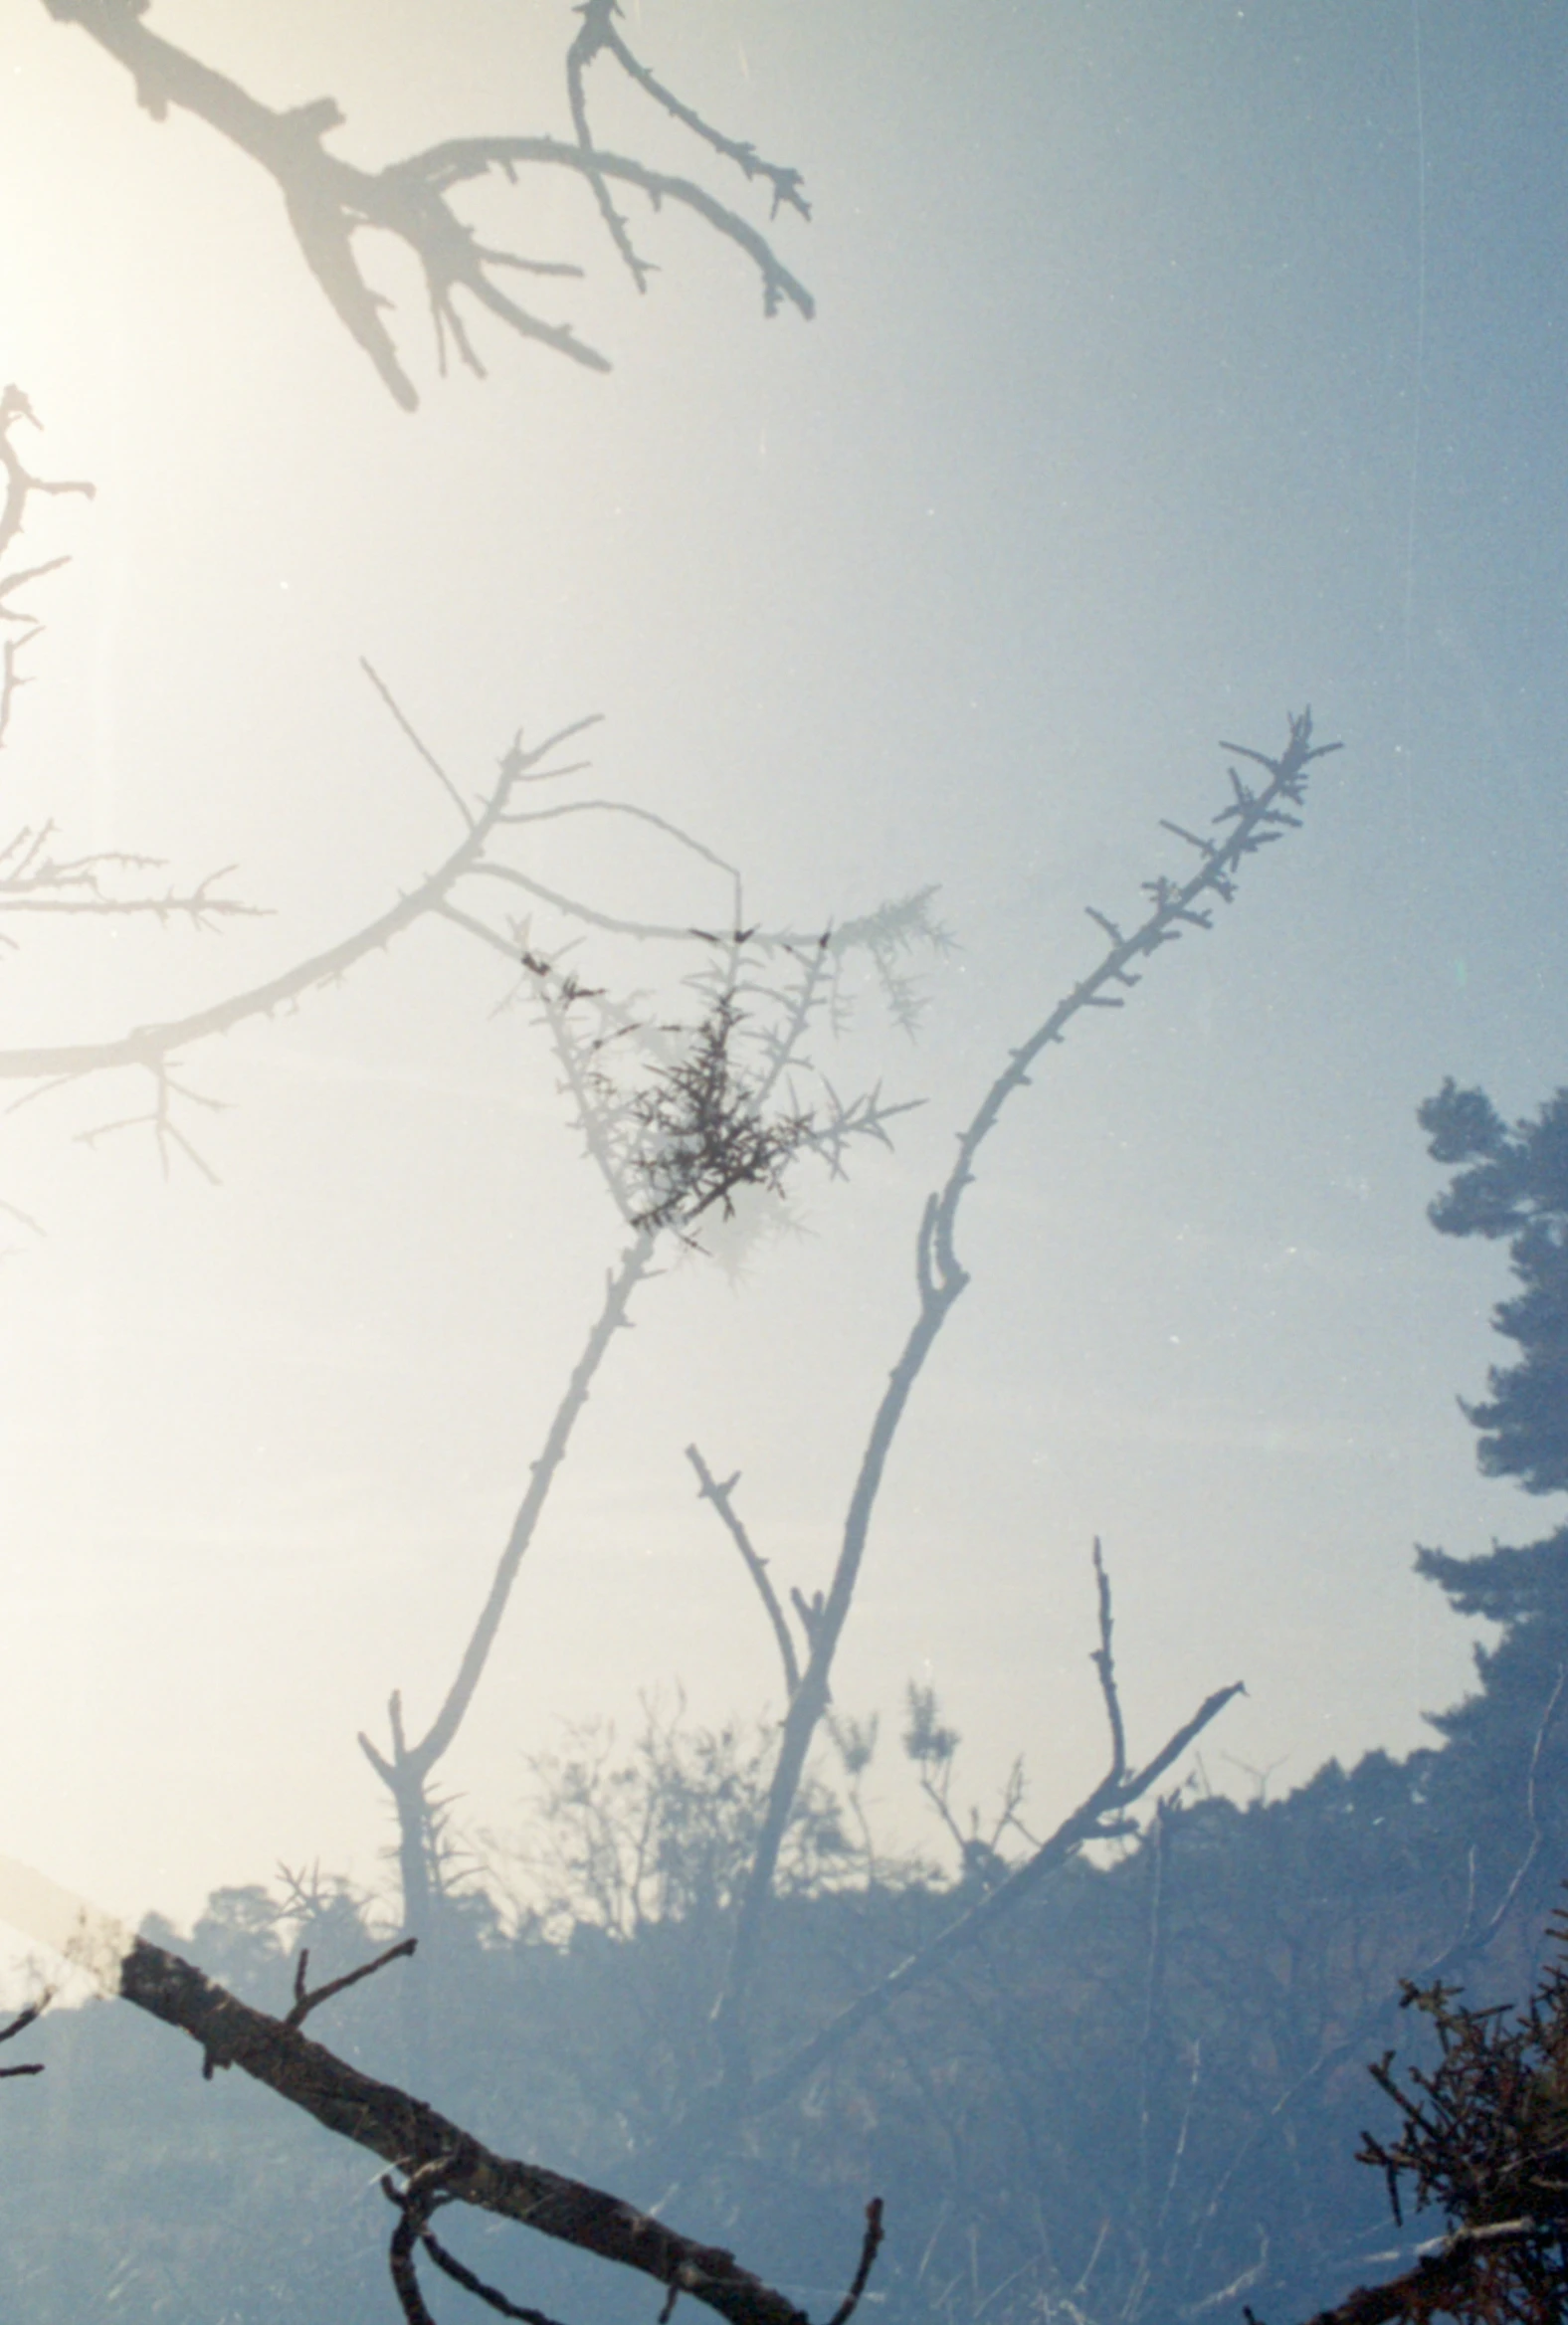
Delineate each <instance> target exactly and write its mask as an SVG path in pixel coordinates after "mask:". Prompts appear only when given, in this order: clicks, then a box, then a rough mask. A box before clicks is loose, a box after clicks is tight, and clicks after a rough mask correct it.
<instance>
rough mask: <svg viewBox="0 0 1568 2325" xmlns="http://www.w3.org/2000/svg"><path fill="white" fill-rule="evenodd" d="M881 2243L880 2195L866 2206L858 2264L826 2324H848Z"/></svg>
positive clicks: (863, 2290) (864, 2287)
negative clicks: (864, 2232) (846, 2288)
mask: <svg viewBox="0 0 1568 2325" xmlns="http://www.w3.org/2000/svg"><path fill="white" fill-rule="evenodd" d="M881 2250H882V2198H881V2197H880V2196H874V2197H873V2198H872V2200H871V2202H870V2204H869V2205H868V2206H867V2207H866V2234H865V2237H864V2239H863V2241H862V2244H861V2258H860V2266H859V2267H858V2268H857V2269H856V2271H855V2274H854V2276H853V2277H852V2278H851V2280H850V2289H849V2291H848V2292H847V2293H846V2294H845V2296H844V2298H843V2300H842V2301H841V2302H840V2303H839V2305H838V2307H837V2308H836V2309H835V2310H834V2312H833V2315H832V2316H831V2317H830V2318H829V2320H828V2325H850V2319H851V2318H852V2317H853V2316H854V2314H855V2312H856V2310H857V2309H858V2308H859V2307H860V2305H861V2295H862V2293H864V2292H865V2290H866V2287H867V2284H868V2283H869V2282H870V2279H871V2273H872V2270H873V2268H874V2267H875V2266H876V2264H877V2255H878V2253H879V2252H880V2251H881Z"/></svg>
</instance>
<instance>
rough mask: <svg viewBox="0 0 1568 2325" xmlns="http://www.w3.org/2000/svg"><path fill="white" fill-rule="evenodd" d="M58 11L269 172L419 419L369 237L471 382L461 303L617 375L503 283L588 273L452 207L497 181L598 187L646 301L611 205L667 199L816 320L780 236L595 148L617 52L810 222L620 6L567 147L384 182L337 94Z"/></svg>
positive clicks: (424, 169)
mask: <svg viewBox="0 0 1568 2325" xmlns="http://www.w3.org/2000/svg"><path fill="white" fill-rule="evenodd" d="M44 5H45V7H46V8H47V9H48V11H49V13H50V15H51V16H53V17H54V18H55V19H56V20H57V22H60V23H65V24H76V25H79V26H80V27H81V29H82V30H83V31H84V32H85V33H86V34H87V35H88V37H89V39H91V40H93V41H96V42H97V43H98V47H99V48H101V49H103V50H104V51H105V52H106V53H107V54H108V55H109V56H111V57H114V58H116V59H117V60H118V62H119V63H120V64H121V65H123V66H124V67H125V69H126V71H127V72H128V73H129V74H130V75H131V78H132V80H133V82H134V84H135V91H136V98H137V102H138V103H140V104H141V105H143V106H144V107H145V108H146V110H147V111H148V112H149V113H151V114H152V116H153V118H154V119H155V120H161V119H163V118H164V116H165V115H166V114H167V112H168V109H169V107H170V106H171V105H176V106H179V107H180V108H181V109H182V110H184V111H186V112H190V113H194V114H195V115H196V116H197V117H198V119H200V120H204V121H205V122H206V123H207V124H208V126H209V127H210V128H213V129H216V130H217V132H218V133H219V135H220V136H223V137H226V138H228V139H229V141H230V142H231V144H234V145H237V146H238V147H239V148H240V150H241V151H242V152H243V153H247V154H249V155H250V157H251V159H252V160H253V161H255V162H257V163H258V164H259V165H260V166H261V167H262V168H263V169H265V170H266V171H267V172H268V174H269V176H271V177H272V178H273V180H274V181H275V183H276V184H277V186H278V189H279V191H280V192H281V194H282V195H283V199H284V207H285V209H286V211H287V212H288V216H289V223H290V226H291V227H292V228H293V230H294V239H295V241H296V242H297V244H298V246H299V251H300V255H301V256H302V258H303V259H304V262H305V264H306V266H307V267H308V268H309V270H310V272H311V274H312V275H313V276H314V277H315V279H316V281H317V283H318V284H319V285H320V287H321V290H322V291H323V292H324V293H325V295H326V297H327V298H328V299H329V300H330V302H331V304H332V307H333V309H334V311H335V312H336V314H337V317H338V319H339V321H340V322H341V323H342V324H343V326H344V328H345V329H346V330H347V331H348V332H349V333H350V334H351V336H352V337H353V338H354V339H355V340H357V341H358V343H359V345H360V346H361V347H362V348H363V349H364V350H365V353H366V354H367V355H368V356H369V358H370V360H371V362H372V363H373V364H374V365H375V367H376V370H377V371H378V372H379V373H380V375H381V378H382V380H383V382H384V383H385V385H386V387H387V388H388V389H389V391H390V392H391V394H392V395H393V396H394V397H395V398H396V400H397V402H398V403H399V404H401V405H402V406H403V408H404V410H405V411H412V410H413V409H414V408H415V406H416V405H417V404H418V402H419V397H418V394H417V392H416V390H415V388H414V384H413V382H412V380H411V379H410V378H409V376H408V373H407V372H406V371H405V369H404V368H403V364H402V360H401V358H400V357H399V354H398V352H397V348H396V346H395V344H394V342H393V339H392V334H391V332H390V331H389V330H388V329H387V326H386V323H385V321H384V320H383V315H384V312H385V310H386V309H387V307H388V306H389V305H390V303H391V302H390V300H389V299H387V298H386V297H385V296H384V295H383V294H382V293H381V292H379V291H375V290H374V289H373V288H372V287H371V284H370V283H369V281H368V280H367V278H366V276H365V274H364V272H363V270H362V268H361V266H360V261H359V252H358V247H357V244H356V240H355V238H356V237H357V236H359V235H361V234H363V233H364V232H365V231H366V230H367V229H373V230H374V231H376V232H378V233H382V234H387V235H390V236H392V237H393V239H394V240H395V241H397V242H400V243H401V244H402V245H403V247H404V248H405V249H406V250H407V251H408V252H409V253H410V254H411V255H412V257H413V258H414V259H415V261H416V262H417V264H418V266H419V268H420V271H421V273H422V274H423V276H424V281H425V292H426V297H427V299H428V301H429V305H430V313H431V319H432V322H433V324H434V327H435V332H436V343H437V351H438V354H439V356H440V359H441V364H442V368H443V369H445V366H446V358H447V349H448V345H449V343H450V345H451V346H452V347H454V348H455V349H456V351H457V354H458V356H459V358H460V360H461V361H462V362H463V363H465V364H466V365H467V366H468V368H469V369H470V370H471V371H474V372H476V373H480V374H483V372H484V364H483V363H482V361H481V359H480V356H479V353H478V351H477V350H476V348H475V346H474V344H473V341H472V340H471V338H470V336H469V329H468V322H467V319H466V317H465V315H464V313H463V311H462V309H461V308H460V307H459V305H458V294H459V292H460V291H461V292H464V293H466V294H467V296H468V297H469V298H470V299H472V300H473V301H474V303H475V304H476V305H478V306H481V307H483V308H484V309H486V311H487V312H489V313H490V314H491V315H493V316H494V317H495V318H496V320H497V321H499V322H500V323H502V324H503V325H504V326H505V327H506V329H508V330H510V331H512V332H514V333H516V334H517V336H519V337H521V338H525V339H531V340H534V341H535V342H537V343H538V344H539V345H541V346H545V347H548V348H550V349H551V350H552V351H553V352H554V353H556V354H558V355H564V356H566V357H567V358H568V359H569V360H570V361H572V362H574V363H580V364H583V365H585V366H586V367H587V368H588V369H590V370H594V371H607V370H608V369H609V368H610V366H609V363H608V361H607V359H606V358H605V356H604V355H602V354H601V353H600V352H599V350H598V349H597V348H595V347H591V346H589V345H588V344H587V342H586V341H585V340H583V339H580V338H579V337H578V336H577V334H576V332H575V331H574V330H573V329H572V328H571V326H570V325H569V324H567V323H560V322H552V321H549V320H547V319H546V318H545V317H543V316H541V315H539V314H537V313H535V312H534V311H533V309H532V308H531V307H527V306H524V305H522V304H521V303H520V302H519V301H518V300H517V299H516V298H515V297H514V296H513V295H512V294H511V292H510V291H507V290H505V289H503V288H502V286H501V283H500V281H499V280H497V278H498V277H499V276H501V275H511V276H515V275H518V274H522V275H532V276H542V277H555V278H560V277H573V276H580V275H581V273H582V269H581V268H580V267H577V266H575V265H571V264H569V263H567V262H564V261H561V260H554V259H534V258H524V257H522V256H520V255H519V254H518V253H516V252H513V251H501V250H494V249H491V248H490V247H489V246H488V245H487V244H485V243H483V242H481V241H480V239H479V236H478V235H477V233H476V232H475V230H474V228H473V227H471V226H470V225H468V224H467V223H466V222H465V220H463V219H462V218H461V217H459V215H458V213H457V212H456V211H455V210H454V209H453V207H452V204H451V202H450V200H449V199H448V197H449V195H450V193H451V191H452V189H453V188H454V187H457V186H460V185H463V184H465V183H467V182H469V181H470V180H473V179H477V178H483V177H486V176H488V175H489V174H490V172H491V171H495V172H498V173H499V174H501V175H502V176H504V177H505V178H506V179H507V180H508V182H510V183H513V184H515V182H516V179H517V175H518V172H519V171H522V170H541V169H542V170H548V171H553V172H559V171H563V170H564V171H565V172H567V173H568V175H571V176H575V177H577V178H580V179H581V180H583V181H584V183H586V184H587V185H588V186H589V187H590V188H591V189H592V191H593V193H594V196H595V199H596V201H597V203H598V205H599V209H600V212H601V215H602V216H603V217H604V219H605V222H606V224H607V226H608V227H609V230H610V233H611V236H612V239H613V240H614V243H615V246H616V249H617V250H618V251H619V252H620V254H621V256H622V258H623V259H624V260H625V261H626V262H627V263H628V264H629V265H630V266H631V268H632V272H633V275H634V277H635V279H636V281H637V283H638V286H639V288H640V289H641V288H644V287H645V286H646V280H647V276H648V272H649V270H648V268H647V265H646V264H645V263H644V262H643V261H641V260H639V259H638V258H637V256H636V254H635V252H634V251H633V249H632V245H631V239H630V235H629V232H628V230H627V227H626V224H625V221H624V219H622V218H621V216H620V214H619V212H618V211H617V210H616V208H615V205H614V202H613V201H612V199H611V195H610V187H611V186H612V185H615V186H621V187H631V188H634V189H635V190H636V191H637V192H639V193H641V194H642V195H643V196H645V198H646V199H647V201H648V203H649V204H650V206H651V208H652V209H654V210H656V211H657V210H658V209H660V207H661V206H662V205H663V204H664V203H666V202H668V203H670V204H671V205H672V207H674V208H677V209H682V210H686V211H687V212H689V213H690V214H691V215H692V216H694V217H697V218H699V219H701V220H702V222H703V224H704V225H706V226H707V227H709V228H710V229H711V231H712V232H713V233H714V234H715V235H717V236H718V237H719V238H720V240H722V241H724V242H727V243H729V244H730V245H731V247H732V248H734V249H735V250H737V251H739V252H740V253H741V254H742V255H743V256H744V257H745V258H746V259H748V260H749V261H750V262H751V265H752V266H753V267H754V268H755V270H756V273H757V276H758V279H759V281H760V283H761V286H762V298H763V308H764V311H765V312H766V313H768V314H773V313H775V312H776V311H777V310H778V308H779V307H780V306H781V305H782V304H785V303H788V304H789V305H791V306H793V307H795V308H796V309H797V311H798V312H799V313H801V314H803V315H807V316H809V315H810V314H811V313H812V311H813V308H812V299H811V294H810V292H809V291H807V290H806V289H805V287H804V286H803V285H802V284H801V283H799V282H797V280H796V278H795V277H794V275H792V274H791V272H790V271H789V269H788V268H787V267H786V266H785V265H784V263H783V261H782V260H781V259H780V258H779V256H778V254H777V252H776V251H775V250H774V249H773V246H772V244H771V243H770V242H769V241H768V239H767V237H766V236H765V235H763V234H761V233H759V232H758V230H757V229H756V228H755V227H754V226H752V225H750V224H749V223H748V222H747V221H746V220H745V219H744V218H742V217H741V216H740V214H739V213H738V212H737V211H734V210H732V209H730V208H729V207H728V206H727V205H726V204H725V203H723V202H720V201H718V200H717V199H716V198H715V197H714V196H713V195H711V194H710V193H708V192H707V190H706V189H705V188H704V187H702V186H700V185H697V184H695V183H694V182H693V181H692V180H690V179H688V178H684V177H679V176H672V175H671V174H669V173H668V172H666V171H663V170H656V169H650V168H648V167H647V166H646V165H645V164H644V163H642V162H640V161H637V160H635V159H633V158H631V157H629V156H627V155H624V154H615V153H607V152H604V151H603V150H602V149H601V148H599V147H598V146H596V145H595V144H594V143H593V140H592V137H591V135H590V132H589V128H588V119H587V111H586V101H585V98H584V96H583V88H582V75H583V70H584V68H585V66H586V65H587V63H588V62H590V61H591V59H592V57H593V56H594V55H596V54H598V53H600V52H601V51H603V52H608V53H610V54H612V55H613V56H614V57H615V58H616V59H617V61H618V62H619V63H620V64H621V65H622V67H623V69H624V70H625V71H627V72H629V73H630V74H631V76H632V78H633V79H634V81H636V82H637V83H638V85H639V86H640V87H641V88H643V89H644V90H645V91H647V92H648V94H649V95H651V96H652V97H654V98H655V100H656V102H658V103H659V104H660V105H661V106H662V107H663V108H664V110H665V111H666V112H668V113H671V114H672V115H673V116H674V117H675V118H676V119H677V120H679V121H681V122H682V124H683V125H684V126H685V127H686V128H688V129H690V130H691V131H692V132H693V133H694V134H695V135H697V136H698V137H699V138H700V139H701V140H702V142H704V143H705V144H706V145H708V146H709V147H710V148H711V149H712V150H713V151H715V152H717V153H719V154H721V155H723V156H724V157H725V158H726V159H728V160H730V161H732V162H734V163H735V164H736V165H737V166H738V167H739V168H740V169H741V170H742V171H743V172H744V173H745V175H746V176H747V177H753V178H754V177H759V176H760V177H763V178H765V179H767V180H768V182H769V183H770V184H771V185H772V187H773V192H774V208H775V210H776V209H777V208H778V205H779V203H780V202H781V201H784V202H787V203H788V204H789V205H790V207H791V208H793V209H795V210H797V211H799V212H800V213H801V214H802V215H805V204H804V202H803V201H802V199H801V197H800V192H799V179H798V177H797V175H796V173H795V172H794V171H793V170H785V169H779V168H777V167H776V166H774V165H773V164H770V163H765V162H762V161H759V160H758V158H757V156H756V155H755V153H754V152H753V151H752V149H751V148H750V147H749V146H747V145H743V144H739V143H736V142H735V141H734V140H732V139H729V138H725V137H722V136H721V135H720V134H719V133H718V132H717V131H715V130H713V129H711V128H709V127H708V125H707V124H706V123H705V122H704V121H702V120H701V119H700V117H699V116H698V115H697V114H695V113H694V112H692V111H691V110H690V108H689V107H687V106H685V105H683V104H682V103H681V102H680V100H679V99H678V98H676V97H673V96H672V95H671V93H670V92H669V91H668V90H666V89H665V88H664V86H663V85H662V84H661V83H660V82H658V81H657V80H655V78H654V76H653V75H652V74H650V73H648V71H647V70H646V68H645V67H643V66H642V65H641V64H640V63H639V62H638V60H637V59H636V58H635V57H634V56H633V55H632V53H631V51H630V50H629V49H627V47H626V46H625V44H624V42H622V40H621V38H620V36H619V34H618V33H617V32H616V31H615V29H614V26H613V24H612V23H611V21H610V19H611V17H612V16H613V14H614V10H613V7H612V8H606V7H604V6H602V5H600V4H599V0H593V4H592V5H590V7H589V8H588V9H587V10H586V11H585V12H584V24H583V29H582V31H581V32H580V33H579V34H578V36H577V38H576V40H575V41H574V42H573V44H572V48H571V51H570V55H569V59H568V66H567V74H568V85H569V95H570V98H571V105H572V112H573V119H574V125H575V127H576V131H577V135H576V139H575V141H573V140H568V139H564V138H559V137H513V136H502V137H466V138H454V139H451V140H449V141H447V142H446V143H444V144H439V145H434V146H431V147H430V148H428V149H427V150H426V151H424V152H422V153H413V154H410V155H408V156H407V157H406V158H405V159H403V160H401V161H395V162H391V163H389V164H387V166H386V167H384V168H382V169H378V170H368V169H360V168H358V167H356V166H355V164H353V163H352V162H347V161H343V160H341V159H339V157H338V156H337V155H336V154H334V153H329V152H328V151H327V149H326V145H325V139H326V138H327V137H328V136H329V135H330V134H331V133H332V131H334V130H336V129H340V128H342V127H344V125H345V123H344V116H343V114H342V112H341V111H340V110H339V108H338V106H337V104H336V102H335V100H334V99H333V98H332V97H316V98H314V99H313V100H312V101H311V102H309V103H307V104H300V105H294V106H290V107H288V108H286V109H285V110H283V111H277V110H275V109H274V108H273V107H272V106H270V105H265V104H262V103H261V102H259V100H258V99H257V98H256V97H252V96H251V95H250V94H249V92H248V91H246V90H244V89H242V88H241V87H240V85H239V84H238V83H237V82H234V81H231V80H229V79H228V78H227V76H226V75H224V74H222V73H218V72H215V71H214V70H213V69H212V67H211V66H209V65H204V64H202V63H201V62H200V61H199V60H198V59H197V58H195V57H193V56H191V55H190V54H189V53H188V51H186V50H184V49H181V48H178V47H176V46H175V45H174V43H173V42H172V41H166V40H164V39H162V38H161V37H160V36H159V35H158V34H157V33H154V32H152V31H150V30H149V29H148V27H147V25H146V23H145V21H144V20H145V17H146V15H147V11H148V6H149V0H44Z"/></svg>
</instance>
